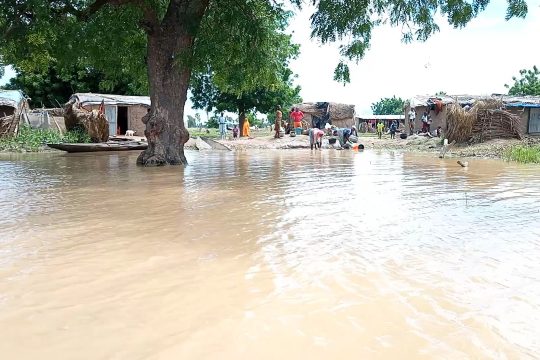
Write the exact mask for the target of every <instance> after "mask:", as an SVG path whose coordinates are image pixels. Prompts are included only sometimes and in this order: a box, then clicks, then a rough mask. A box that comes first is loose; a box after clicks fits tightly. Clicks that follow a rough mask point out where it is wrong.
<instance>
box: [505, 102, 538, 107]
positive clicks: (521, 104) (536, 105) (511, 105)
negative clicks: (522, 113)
mask: <svg viewBox="0 0 540 360" xmlns="http://www.w3.org/2000/svg"><path fill="white" fill-rule="evenodd" d="M505 106H506V107H526V108H540V104H527V103H511V104H505Z"/></svg>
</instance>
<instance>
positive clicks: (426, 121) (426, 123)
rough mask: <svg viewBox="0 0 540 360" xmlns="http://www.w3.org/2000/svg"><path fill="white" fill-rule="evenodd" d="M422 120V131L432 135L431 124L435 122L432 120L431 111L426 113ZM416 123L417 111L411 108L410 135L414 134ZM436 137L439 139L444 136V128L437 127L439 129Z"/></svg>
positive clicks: (435, 133)
mask: <svg viewBox="0 0 540 360" xmlns="http://www.w3.org/2000/svg"><path fill="white" fill-rule="evenodd" d="M421 120H422V130H421V132H422V133H424V134H429V135H431V124H432V123H433V120H432V119H431V114H430V112H429V111H427V110H426V111H424V113H423V114H422V117H421ZM415 121H416V111H415V110H414V109H413V108H411V110H410V111H409V135H412V134H414V123H415ZM434 135H435V136H437V137H440V136H441V135H442V128H441V127H440V126H438V127H437V129H436V130H435V132H434Z"/></svg>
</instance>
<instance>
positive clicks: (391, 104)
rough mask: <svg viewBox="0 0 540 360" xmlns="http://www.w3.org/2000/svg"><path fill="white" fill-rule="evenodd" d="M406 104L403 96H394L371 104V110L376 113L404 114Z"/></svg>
mask: <svg viewBox="0 0 540 360" xmlns="http://www.w3.org/2000/svg"><path fill="white" fill-rule="evenodd" d="M404 106H405V101H404V100H403V99H402V98H397V97H395V96H392V97H391V98H383V99H381V100H379V101H377V102H376V103H373V104H371V110H372V111H373V114H374V115H399V114H403V107H404Z"/></svg>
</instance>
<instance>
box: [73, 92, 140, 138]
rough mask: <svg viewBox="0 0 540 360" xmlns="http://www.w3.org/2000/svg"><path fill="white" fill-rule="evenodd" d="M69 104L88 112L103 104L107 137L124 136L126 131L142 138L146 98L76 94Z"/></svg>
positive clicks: (97, 108)
mask: <svg viewBox="0 0 540 360" xmlns="http://www.w3.org/2000/svg"><path fill="white" fill-rule="evenodd" d="M69 102H73V103H74V106H75V107H77V108H79V109H84V110H86V111H89V112H91V111H92V110H99V108H100V106H101V105H102V104H103V105H104V113H105V118H106V119H107V121H108V123H109V136H114V135H125V134H126V132H127V131H128V130H132V131H133V132H134V134H135V135H137V136H144V130H145V125H144V124H143V122H142V118H143V116H144V115H146V113H147V112H148V109H150V97H148V96H125V95H110V94H93V93H77V94H73V95H72V96H71V98H70V99H69Z"/></svg>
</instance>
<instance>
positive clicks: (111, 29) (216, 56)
mask: <svg viewBox="0 0 540 360" xmlns="http://www.w3.org/2000/svg"><path fill="white" fill-rule="evenodd" d="M488 3H489V0H472V1H470V2H467V1H463V0H460V1H448V0H441V1H431V2H403V1H400V0H388V1H383V0H370V1H347V2H339V1H334V0H315V1H313V9H314V10H313V13H312V15H311V18H310V19H311V27H312V32H311V35H312V37H313V38H317V39H319V40H320V41H321V42H322V43H323V44H324V43H330V42H339V43H340V54H341V57H342V58H341V61H340V62H339V64H338V66H337V67H336V72H335V75H336V79H338V80H345V81H348V80H349V75H348V74H349V71H348V67H347V64H346V60H359V59H361V58H362V57H363V56H364V54H365V52H366V51H367V50H368V49H369V46H370V41H371V33H372V30H373V29H374V28H375V27H376V26H378V25H381V24H383V23H389V24H391V25H392V26H401V27H402V29H403V35H402V40H403V41H405V42H410V41H413V40H420V41H423V40H426V39H427V38H428V37H429V36H430V35H432V34H433V33H435V32H437V31H438V30H439V26H438V25H437V24H436V22H435V19H434V15H435V14H436V13H440V14H442V15H443V16H445V17H446V19H447V21H448V23H449V24H450V25H452V26H454V27H455V28H461V27H464V26H465V25H466V24H467V23H468V22H469V21H470V20H471V19H473V18H474V17H476V16H477V15H478V14H479V13H480V12H482V11H483V10H484V9H485V8H486V6H487V5H488ZM301 4H302V2H301V1H300V0H291V1H290V2H289V5H293V6H294V7H296V8H301ZM197 5H198V6H200V7H202V8H203V9H204V11H203V15H202V21H201V23H200V24H199V25H198V26H197V24H195V23H194V24H193V25H192V29H191V30H192V31H193V32H196V40H195V49H196V50H195V52H194V56H192V54H180V55H181V56H182V57H183V58H184V61H188V60H189V61H190V63H191V64H192V65H193V66H194V67H201V65H202V66H204V65H206V64H208V63H209V62H210V63H212V68H213V69H214V70H215V71H216V76H215V78H216V81H217V82H221V83H222V85H225V84H226V82H227V80H230V79H231V78H234V77H235V76H236V75H235V74H233V73H229V72H227V71H220V70H224V69H228V68H229V67H230V66H231V65H234V64H239V63H242V64H244V65H246V64H247V65H248V66H250V67H251V68H252V69H253V70H254V71H253V72H252V75H253V76H252V77H250V78H249V79H244V81H243V82H242V85H243V86H242V87H240V88H238V87H237V88H236V89H237V90H235V91H241V90H243V88H245V89H247V90H252V89H253V88H255V87H256V85H257V84H259V83H260V80H261V79H266V80H269V78H271V77H272V74H271V66H263V67H260V65H261V64H263V65H264V63H263V61H262V60H264V59H266V60H270V61H271V60H272V59H271V56H270V57H268V56H267V55H269V54H265V53H262V52H258V51H256V50H257V49H258V48H259V47H260V45H264V44H265V42H267V41H269V35H271V34H270V33H269V32H268V31H267V24H268V23H269V22H273V21H276V19H277V20H278V21H285V20H286V18H287V17H288V16H290V13H288V12H286V11H285V10H284V7H285V6H288V5H287V3H284V2H276V1H270V0H260V1H245V0H241V1H238V0H220V1H213V0H183V1H182V0H53V1H48V0H28V1H18V0H3V1H2V2H1V3H0V34H1V39H2V42H0V56H1V57H2V61H1V62H3V63H5V64H13V65H15V66H17V68H19V69H21V70H23V71H26V70H29V69H36V68H38V69H41V70H42V71H46V70H47V69H48V66H49V65H50V63H51V62H68V63H71V64H72V63H73V62H74V61H75V62H78V63H81V64H82V65H85V64H89V65H92V66H93V67H94V68H96V69H97V70H100V71H104V72H106V73H107V75H112V76H111V77H112V78H115V79H121V78H122V77H123V76H124V75H125V74H126V73H127V72H132V73H133V74H132V75H133V76H141V74H142V75H143V76H145V74H146V72H145V68H146V64H145V50H146V41H147V39H146V36H145V33H146V32H148V31H151V30H152V27H153V26H155V24H156V23H157V24H160V23H162V22H163V21H165V18H166V17H167V16H168V15H169V13H170V12H171V11H172V9H173V8H175V7H179V8H181V7H182V6H186V7H189V6H192V7H195V6H197ZM527 10H528V7H527V3H526V1H525V0H508V8H507V12H506V16H505V18H506V19H507V20H509V19H511V18H513V17H525V16H526V14H527ZM259 55H260V56H259ZM247 59H249V60H250V61H245V60H247ZM141 70H142V71H141ZM267 70H268V71H267ZM237 80H238V79H237Z"/></svg>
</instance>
